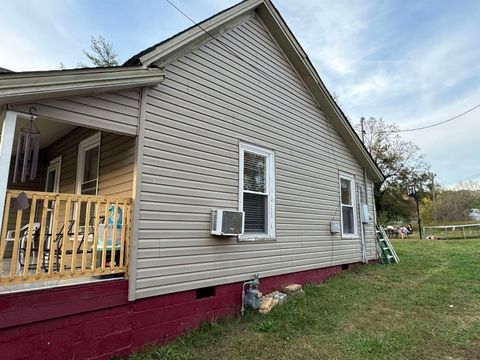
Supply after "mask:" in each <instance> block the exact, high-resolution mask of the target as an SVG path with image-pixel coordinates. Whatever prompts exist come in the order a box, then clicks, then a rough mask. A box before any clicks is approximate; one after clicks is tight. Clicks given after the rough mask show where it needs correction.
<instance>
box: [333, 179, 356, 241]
mask: <svg viewBox="0 0 480 360" xmlns="http://www.w3.org/2000/svg"><path fill="white" fill-rule="evenodd" d="M342 179H343V180H347V181H350V200H351V202H352V205H344V204H343V203H342ZM338 186H339V191H340V228H341V232H342V238H355V237H357V235H358V234H357V198H356V193H355V189H356V187H355V177H354V176H353V175H350V174H340V176H339V180H338ZM343 206H351V207H352V209H353V233H344V232H343Z"/></svg>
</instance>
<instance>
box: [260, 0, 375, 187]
mask: <svg viewBox="0 0 480 360" xmlns="http://www.w3.org/2000/svg"><path fill="white" fill-rule="evenodd" d="M256 11H257V14H258V15H259V17H260V18H261V20H262V21H263V22H264V23H265V25H266V26H267V28H268V29H269V31H270V33H271V34H272V36H273V37H274V38H275V40H276V41H277V42H278V43H279V45H280V47H281V48H282V49H283V51H284V53H285V55H286V56H287V58H288V59H289V60H290V62H291V63H292V65H293V66H294V67H295V68H296V70H297V72H298V74H299V76H300V77H301V78H302V80H303V81H304V83H305V85H306V86H307V88H308V89H309V91H310V93H311V94H312V95H313V97H314V98H315V100H316V101H317V103H318V104H319V106H320V108H321V110H322V111H323V112H324V113H325V116H327V118H328V119H330V120H332V121H331V123H332V125H333V126H334V127H335V129H336V130H337V131H338V133H339V134H340V136H341V137H342V138H343V139H344V141H345V142H346V143H347V144H348V145H349V146H350V148H351V149H352V151H353V152H354V154H355V155H357V156H356V158H357V160H358V161H359V163H360V164H361V165H362V166H363V167H365V168H366V169H367V173H368V175H369V177H370V178H371V180H372V181H374V182H382V181H383V180H384V175H383V174H382V172H381V171H380V169H379V168H378V165H377V164H376V163H375V161H374V160H373V158H372V156H371V155H370V153H369V152H368V150H367V148H366V147H365V145H364V144H363V142H362V141H361V140H360V138H359V137H358V135H357V133H356V132H355V130H354V129H353V127H352V126H351V124H350V123H349V122H348V120H347V118H346V116H345V114H344V113H343V111H342V110H341V109H340V107H339V106H338V105H337V103H336V102H335V100H334V99H333V98H332V96H331V95H330V93H329V91H328V90H327V88H326V86H325V84H324V83H323V81H322V80H321V79H320V76H319V75H318V73H317V71H316V70H315V68H314V66H313V65H312V63H311V62H310V60H309V58H308V56H307V54H306V53H305V52H304V51H303V49H302V48H301V47H300V45H299V44H298V41H297V40H296V39H295V37H294V36H293V34H292V32H291V31H290V29H289V28H288V26H287V25H286V23H285V21H284V20H283V18H282V17H281V16H280V14H279V12H278V11H277V10H276V9H275V7H274V6H273V5H272V3H271V2H270V1H262V3H261V4H260V5H259V6H258V7H257V10H256Z"/></svg>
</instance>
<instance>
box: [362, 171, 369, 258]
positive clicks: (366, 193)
mask: <svg viewBox="0 0 480 360" xmlns="http://www.w3.org/2000/svg"><path fill="white" fill-rule="evenodd" d="M363 185H364V186H365V204H367V206H368V185H367V169H366V168H363ZM367 216H370V212H368V214H367ZM363 232H364V233H363V241H364V246H363V250H364V258H363V260H364V261H363V262H364V263H365V264H368V255H367V241H366V237H367V232H366V230H365V225H364V226H363Z"/></svg>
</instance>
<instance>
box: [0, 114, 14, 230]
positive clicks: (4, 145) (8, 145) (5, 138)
mask: <svg viewBox="0 0 480 360" xmlns="http://www.w3.org/2000/svg"><path fill="white" fill-rule="evenodd" d="M16 123H17V113H16V112H14V111H11V110H8V111H7V112H6V114H5V120H4V122H3V127H2V137H1V139H0V229H1V228H2V225H3V224H2V221H3V211H4V210H5V209H4V207H5V196H6V194H7V184H8V173H9V171H10V159H11V158H12V148H13V138H14V136H15V125H16Z"/></svg>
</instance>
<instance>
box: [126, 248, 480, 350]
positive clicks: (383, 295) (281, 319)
mask: <svg viewBox="0 0 480 360" xmlns="http://www.w3.org/2000/svg"><path fill="white" fill-rule="evenodd" d="M393 243H394V246H395V248H396V250H397V253H398V255H399V256H400V261H401V262H400V264H397V265H368V266H362V267H360V268H358V269H356V270H354V271H351V272H347V273H342V274H340V275H337V276H336V277H334V278H332V279H330V280H328V281H326V282H325V283H323V284H321V285H309V286H305V287H304V289H305V294H304V295H303V296H299V297H295V298H294V297H290V298H289V299H288V301H287V303H286V304H285V305H284V306H282V307H278V308H276V309H275V311H273V312H272V313H270V314H268V315H261V314H258V313H253V312H249V313H248V314H247V315H246V316H245V318H244V319H243V320H240V319H238V318H235V319H226V320H223V321H220V322H218V323H213V324H205V325H204V326H201V327H200V328H199V329H197V330H195V331H193V332H192V333H190V334H188V335H186V336H184V337H181V338H179V339H178V340H177V341H175V342H174V343H171V344H169V345H167V346H164V347H157V348H151V349H148V350H146V351H145V352H143V353H139V354H134V355H132V356H131V359H135V360H138V359H228V360H235V359H362V360H363V359H480V240H459V241H418V240H399V241H394V242H393Z"/></svg>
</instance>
